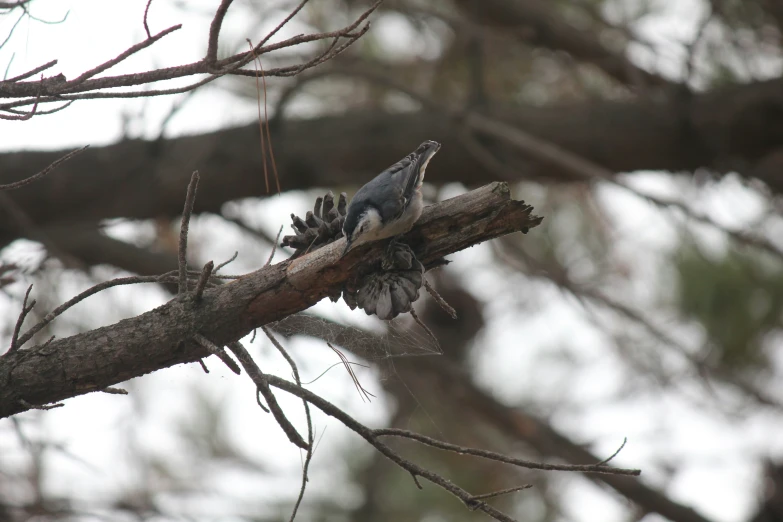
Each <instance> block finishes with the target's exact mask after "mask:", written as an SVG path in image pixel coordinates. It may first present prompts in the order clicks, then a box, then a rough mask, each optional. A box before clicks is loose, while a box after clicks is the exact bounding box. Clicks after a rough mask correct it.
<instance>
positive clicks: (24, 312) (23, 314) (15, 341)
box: [7, 285, 35, 353]
mask: <svg viewBox="0 0 783 522" xmlns="http://www.w3.org/2000/svg"><path fill="white" fill-rule="evenodd" d="M32 289H33V285H30V286H29V287H27V292H25V294H24V301H23V302H22V311H21V312H19V318H18V319H17V320H16V326H15V327H14V335H13V336H12V337H11V347H10V348H9V349H8V352H7V353H14V352H15V351H16V350H17V349H18V348H19V346H21V345H20V344H19V330H21V328H22V323H24V319H25V317H27V314H29V313H30V312H31V311H32V310H33V307H34V306H35V299H33V300H32V302H31V303H30V306H27V298H28V297H30V292H31V291H32Z"/></svg>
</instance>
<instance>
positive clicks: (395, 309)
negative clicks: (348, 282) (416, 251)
mask: <svg viewBox="0 0 783 522" xmlns="http://www.w3.org/2000/svg"><path fill="white" fill-rule="evenodd" d="M381 270H382V271H381V272H375V273H372V274H369V275H368V276H367V277H365V278H364V279H363V280H362V282H361V283H360V284H359V286H358V289H357V290H356V291H349V290H348V289H345V290H343V300H344V301H345V303H346V304H347V305H348V306H349V307H350V308H351V309H352V310H353V309H354V308H356V307H357V306H358V307H359V308H361V309H363V310H364V311H365V313H366V314H367V315H377V316H378V317H379V318H380V319H383V320H384V321H386V320H389V319H394V318H395V317H397V316H398V315H399V314H401V313H405V312H410V310H411V306H412V304H413V303H414V302H415V301H416V300H417V299H418V298H419V289H420V288H421V285H422V282H423V277H424V266H423V265H422V264H421V263H420V262H419V260H418V259H416V256H415V255H413V251H412V250H411V249H410V247H409V246H408V245H405V244H402V243H398V242H395V241H393V242H392V243H390V244H389V248H388V249H387V251H386V255H385V256H384V259H383V261H382V262H381Z"/></svg>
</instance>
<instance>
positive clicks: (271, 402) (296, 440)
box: [228, 341, 310, 450]
mask: <svg viewBox="0 0 783 522" xmlns="http://www.w3.org/2000/svg"><path fill="white" fill-rule="evenodd" d="M228 348H229V349H230V350H231V351H232V352H233V353H234V355H235V356H236V358H237V359H238V360H239V364H241V365H242V367H243V368H244V369H245V372H247V374H248V375H249V376H250V378H251V379H253V382H254V383H255V385H256V388H258V393H260V394H261V395H262V396H263V397H264V400H265V401H266V403H267V405H268V406H269V411H271V412H272V415H273V416H274V418H275V420H276V421H277V424H279V425H280V428H281V429H282V430H283V432H284V433H285V434H286V436H287V437H288V440H289V441H291V443H292V444H294V445H295V446H298V447H300V448H302V449H303V450H307V449H309V447H310V446H309V445H308V444H307V443H306V442H305V441H304V439H302V436H301V435H299V432H297V431H296V428H294V426H293V424H291V421H289V420H288V418H287V417H286V416H285V413H283V410H282V408H280V405H279V404H278V403H277V399H276V398H275V395H274V394H273V393H272V390H271V389H270V388H269V378H270V377H272V376H271V375H267V374H265V373H264V372H262V371H261V369H260V368H259V367H258V365H256V363H255V362H254V361H253V358H252V357H250V353H248V351H247V350H246V349H245V347H244V346H242V344H241V343H240V342H238V341H235V342H232V343H229V344H228Z"/></svg>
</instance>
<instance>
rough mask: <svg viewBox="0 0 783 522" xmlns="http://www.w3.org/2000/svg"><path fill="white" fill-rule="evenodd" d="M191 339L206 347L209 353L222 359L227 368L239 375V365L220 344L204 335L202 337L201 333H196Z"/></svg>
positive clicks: (240, 371)
mask: <svg viewBox="0 0 783 522" xmlns="http://www.w3.org/2000/svg"><path fill="white" fill-rule="evenodd" d="M193 340H194V341H196V342H197V343H198V344H200V345H201V346H203V347H204V348H206V349H207V350H208V351H209V353H211V354H212V355H215V356H217V358H218V359H220V360H221V361H223V364H225V365H226V366H228V369H229V370H231V371H232V372H234V373H235V374H237V375H240V374H241V373H242V370H240V369H239V366H237V363H235V362H234V359H232V358H231V357H229V355H228V354H227V353H226V351H225V350H224V349H223V348H221V347H220V346H218V345H216V344H215V343H213V342H212V341H210V340H209V339H207V338H206V337H204V336H203V335H201V334H196V335H194V336H193Z"/></svg>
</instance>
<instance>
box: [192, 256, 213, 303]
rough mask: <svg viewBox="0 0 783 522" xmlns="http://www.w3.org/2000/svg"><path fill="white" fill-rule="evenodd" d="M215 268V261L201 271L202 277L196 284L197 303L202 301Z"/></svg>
mask: <svg viewBox="0 0 783 522" xmlns="http://www.w3.org/2000/svg"><path fill="white" fill-rule="evenodd" d="M214 266H215V263H214V262H213V261H210V262H209V263H207V264H206V265H204V269H203V270H202V271H201V276H200V277H199V278H198V283H197V284H196V295H195V299H196V301H200V300H201V297H202V295H203V294H204V289H205V288H206V287H207V283H209V277H210V276H211V275H212V268H213V267H214Z"/></svg>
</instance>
